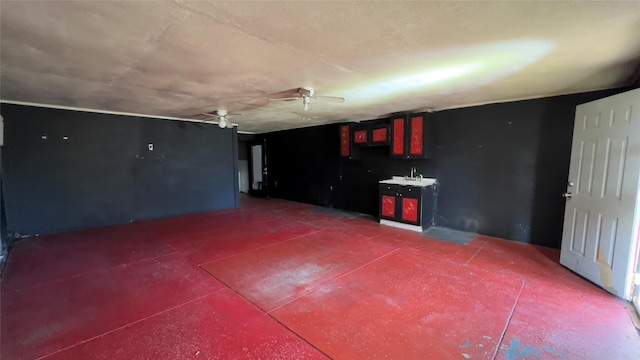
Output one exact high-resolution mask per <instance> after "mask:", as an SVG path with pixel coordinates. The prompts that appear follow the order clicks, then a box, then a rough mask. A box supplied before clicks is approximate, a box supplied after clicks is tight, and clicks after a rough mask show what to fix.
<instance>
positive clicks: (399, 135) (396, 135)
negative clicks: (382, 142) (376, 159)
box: [391, 118, 405, 156]
mask: <svg viewBox="0 0 640 360" xmlns="http://www.w3.org/2000/svg"><path fill="white" fill-rule="evenodd" d="M404 122H405V121H404V118H397V119H393V121H392V123H393V124H392V126H393V144H392V146H391V147H392V149H391V153H392V155H394V156H403V155H404V154H405V151H404V130H405V129H404Z"/></svg>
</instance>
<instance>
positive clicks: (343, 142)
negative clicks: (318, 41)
mask: <svg viewBox="0 0 640 360" xmlns="http://www.w3.org/2000/svg"><path fill="white" fill-rule="evenodd" d="M340 156H342V157H349V156H351V126H350V125H340Z"/></svg>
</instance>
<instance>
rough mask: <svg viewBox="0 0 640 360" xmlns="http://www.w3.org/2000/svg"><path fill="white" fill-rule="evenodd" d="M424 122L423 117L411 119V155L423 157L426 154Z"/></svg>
mask: <svg viewBox="0 0 640 360" xmlns="http://www.w3.org/2000/svg"><path fill="white" fill-rule="evenodd" d="M423 138H424V121H423V118H422V116H415V117H412V118H411V142H410V143H409V155H412V156H422V155H423V154H424V144H423V141H422V139H423Z"/></svg>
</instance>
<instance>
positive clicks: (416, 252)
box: [0, 198, 640, 360]
mask: <svg viewBox="0 0 640 360" xmlns="http://www.w3.org/2000/svg"><path fill="white" fill-rule="evenodd" d="M314 209H315V208H314V207H313V206H310V205H304V204H298V203H293V202H287V201H282V200H275V199H271V200H262V199H252V198H244V199H243V206H242V207H241V208H240V209H233V210H227V211H221V212H213V213H205V214H197V215H189V216H180V217H175V218H170V219H163V220H157V221H148V222H141V223H135V224H127V225H122V226H113V227H108V228H100V229H92V230H85V231H78V232H72V233H65V234H58V235H53V236H47V237H40V238H33V239H23V240H21V241H19V242H18V243H17V244H16V246H15V248H14V250H13V252H12V254H11V256H10V258H9V261H8V264H7V267H6V269H5V272H4V274H3V278H2V281H1V282H0V287H1V288H0V291H1V292H2V294H1V301H2V303H1V315H2V318H1V322H2V325H1V330H2V333H1V343H0V345H1V346H2V348H1V355H2V359H7V360H9V359H36V358H47V359H326V358H335V359H349V360H351V359H506V360H516V359H616V360H620V359H634V360H637V359H640V336H639V334H638V332H637V331H636V329H635V328H634V326H633V324H632V322H631V320H630V317H629V315H628V313H627V311H626V308H625V303H624V302H623V301H620V300H618V299H616V298H614V297H612V296H610V295H608V294H607V293H606V292H604V291H602V290H600V289H599V288H597V287H596V286H594V285H592V284H590V283H589V282H587V281H585V280H583V279H582V278H580V277H578V276H576V275H574V274H573V273H571V272H570V271H568V270H566V269H565V268H563V267H562V266H560V265H559V264H558V257H559V253H558V251H557V250H553V249H546V248H540V247H535V246H530V245H523V244H518V243H515V242H511V241H505V240H499V239H494V238H489V237H482V236H480V237H477V238H476V239H474V240H473V241H471V242H470V243H469V244H467V245H465V246H462V245H457V244H453V243H447V242H443V241H438V240H434V239H429V238H426V237H423V236H422V235H420V234H417V233H413V232H408V231H404V230H399V229H394V228H389V227H384V226H380V225H378V224H377V223H376V222H374V221H372V220H370V219H346V218H341V217H336V216H334V215H329V214H325V213H320V212H316V211H314Z"/></svg>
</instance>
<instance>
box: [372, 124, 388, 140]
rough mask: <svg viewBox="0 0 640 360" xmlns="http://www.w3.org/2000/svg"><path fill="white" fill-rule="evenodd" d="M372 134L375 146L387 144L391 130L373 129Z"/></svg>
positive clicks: (384, 128) (385, 128)
mask: <svg viewBox="0 0 640 360" xmlns="http://www.w3.org/2000/svg"><path fill="white" fill-rule="evenodd" d="M371 133H372V136H371V137H372V142H373V143H374V144H380V143H387V142H388V141H389V130H388V128H387V127H383V128H379V129H373V131H372V132H371Z"/></svg>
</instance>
